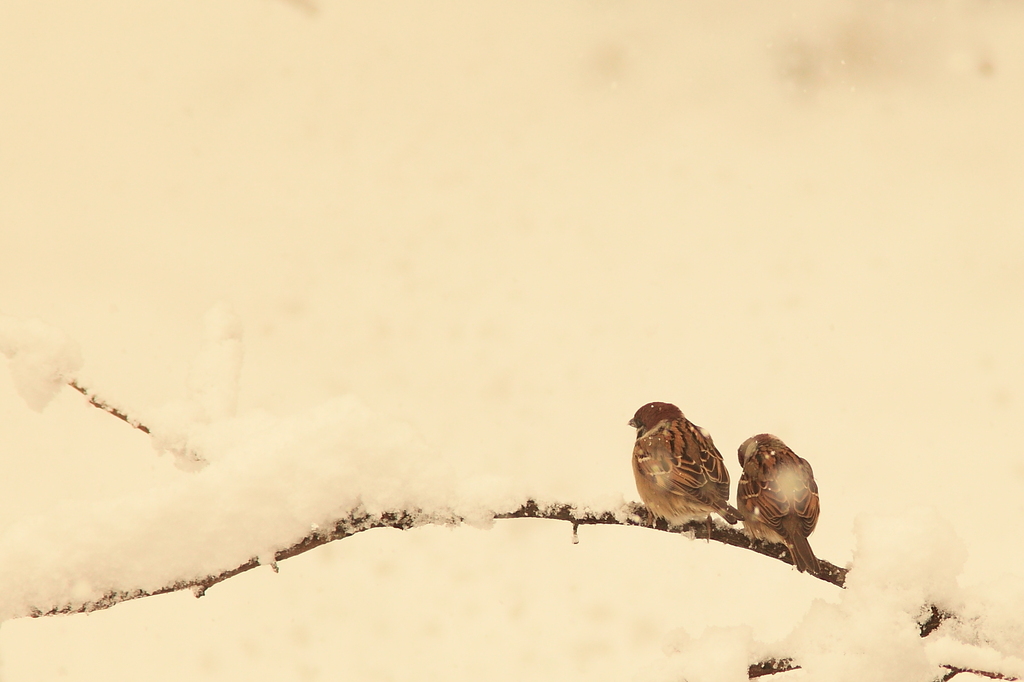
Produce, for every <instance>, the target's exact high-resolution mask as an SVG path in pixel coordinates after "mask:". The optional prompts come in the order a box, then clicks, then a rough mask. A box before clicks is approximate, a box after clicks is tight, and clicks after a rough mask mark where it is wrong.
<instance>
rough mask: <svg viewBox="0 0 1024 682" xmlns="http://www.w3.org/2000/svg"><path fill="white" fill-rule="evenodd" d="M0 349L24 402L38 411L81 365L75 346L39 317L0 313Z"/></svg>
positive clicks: (79, 355)
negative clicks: (22, 317)
mask: <svg viewBox="0 0 1024 682" xmlns="http://www.w3.org/2000/svg"><path fill="white" fill-rule="evenodd" d="M0 353H3V354H4V355H6V356H7V359H8V360H9V361H10V362H9V363H8V364H9V367H10V370H11V380H12V381H13V382H14V386H15V387H16V388H17V389H18V394H19V395H21V397H22V399H23V400H24V401H25V403H26V404H27V405H28V406H29V407H31V408H32V409H33V410H36V411H37V412H42V410H43V408H45V407H46V406H47V405H48V404H49V402H50V401H51V400H53V397H54V396H55V395H57V391H59V390H60V389H61V387H62V386H63V385H64V384H66V383H67V382H69V381H71V380H72V379H74V378H75V372H76V371H78V369H79V368H80V367H81V366H82V358H81V354H80V352H79V349H78V346H77V345H76V344H75V343H74V342H73V341H72V340H71V339H70V337H68V336H67V334H64V333H63V332H62V331H60V330H59V329H56V328H54V327H52V326H50V325H48V324H46V323H45V322H43V321H42V320H38V319H19V318H15V317H11V316H8V315H0Z"/></svg>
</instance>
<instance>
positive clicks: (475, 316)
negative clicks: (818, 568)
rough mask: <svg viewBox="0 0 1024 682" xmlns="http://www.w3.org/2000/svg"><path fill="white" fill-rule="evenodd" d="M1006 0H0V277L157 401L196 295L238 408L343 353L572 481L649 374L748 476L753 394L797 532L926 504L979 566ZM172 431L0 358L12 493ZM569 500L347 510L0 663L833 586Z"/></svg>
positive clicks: (314, 675) (389, 394)
mask: <svg viewBox="0 0 1024 682" xmlns="http://www.w3.org/2000/svg"><path fill="white" fill-rule="evenodd" d="M1022 29H1024V7H1022V6H1021V5H1019V4H1017V3H1010V2H990V1H982V0H960V1H955V2H939V1H938V0H913V1H910V2H899V3H894V2H881V1H878V0H862V1H859V2H836V3H827V4H826V5H822V4H821V3H813V2H809V1H808V2H784V3H782V4H772V5H750V4H739V3H735V2H724V3H715V4H705V3H697V2H684V3H678V2H649V3H644V4H642V5H637V4H633V3H626V2H616V1H612V0H594V1H591V2H583V1H579V2H566V3H560V4H554V5H553V4H551V3H541V2H486V3H478V2H444V3H419V4H416V3H384V4H382V3H357V2H332V1H328V0H322V1H317V0H292V1H289V0H227V1H226V2H221V3H213V4H211V3H198V2H178V3H131V2H123V1H116V0H101V1H99V2H92V3H81V4H72V3H63V4H57V5H53V4H39V3H32V2H24V1H21V0H13V1H10V2H5V3H3V6H2V7H0V311H2V312H3V313H6V314H9V315H19V316H28V317H39V318H41V319H43V320H45V321H46V322H48V323H50V324H53V325H55V326H58V327H60V328H62V329H63V330H64V331H66V332H67V333H68V334H70V335H71V336H72V337H73V338H75V339H77V341H78V342H79V343H80V345H81V348H82V352H83V356H84V358H85V367H84V369H83V372H82V374H81V376H82V380H83V383H85V384H87V385H89V386H90V387H92V388H94V389H95V390H97V391H99V392H100V393H102V394H104V395H107V396H110V397H111V398H112V399H114V400H116V401H118V402H119V403H120V404H122V405H123V406H125V407H128V408H134V409H137V410H146V409H152V408H154V407H156V406H159V405H161V404H163V403H164V402H166V401H167V400H169V399H172V398H175V397H179V396H181V395H183V393H184V390H185V389H184V386H185V377H186V374H187V371H188V367H189V363H190V361H191V359H192V357H193V356H194V355H195V353H196V352H197V351H198V349H199V346H200V343H201V340H202V331H203V330H202V319H203V315H204V313H205V312H206V311H207V310H208V309H209V308H211V307H212V306H214V305H216V304H218V303H221V302H223V303H225V304H227V305H229V306H230V307H231V308H233V309H234V310H235V312H237V313H238V315H239V316H240V318H241V319H242V321H243V323H244V325H245V329H246V336H245V352H246V358H245V366H244V368H243V378H242V387H241V394H240V411H242V412H244V411H245V410H251V409H257V408H259V409H264V410H269V411H271V412H274V413H277V414H281V415H286V414H292V413H295V412H300V411H302V410H305V409H308V408H310V407H312V406H314V405H317V404H319V403H321V402H323V401H324V400H326V399H328V398H330V397H332V396H337V395H340V394H347V393H352V394H355V395H357V396H359V397H360V398H361V399H362V400H363V401H365V402H366V403H367V404H368V405H369V406H370V407H371V408H372V409H373V410H376V411H378V412H380V413H383V414H387V415H390V416H392V417H393V418H394V419H395V420H396V421H401V422H406V423H409V424H412V425H413V426H414V427H415V428H416V430H417V431H418V432H419V433H420V434H421V435H422V437H423V439H424V441H426V442H427V443H428V444H429V446H430V447H431V448H432V449H433V450H434V451H436V452H437V453H438V456H439V457H445V458H448V459H450V460H452V461H454V462H456V463H458V464H459V466H461V467H464V468H466V469H467V470H469V471H473V472H478V473H483V474H495V475H500V476H508V477H513V478H515V479H517V480H523V481H529V482H530V484H531V485H533V486H535V489H536V490H537V491H538V493H543V494H547V495H552V496H557V497H558V498H560V499H564V500H566V501H572V500H573V499H581V498H587V497H590V498H593V497H595V496H600V495H619V494H621V495H625V496H626V497H627V498H628V499H636V493H635V489H634V485H633V480H632V474H631V472H630V467H629V455H630V452H631V448H632V443H633V439H634V435H635V434H634V432H633V431H632V429H630V428H629V427H627V426H626V421H627V420H628V419H629V418H630V417H631V416H632V414H633V412H634V411H635V410H636V408H637V407H639V406H640V405H641V404H643V403H645V402H648V401H651V400H665V401H670V402H675V403H676V404H678V405H679V406H680V407H681V408H682V409H683V411H684V412H685V413H686V414H687V416H688V417H690V418H691V419H692V420H693V421H694V422H696V423H697V424H700V425H701V426H704V427H706V428H708V429H709V430H710V431H711V433H712V434H713V436H714V438H715V440H716V442H717V444H718V446H719V448H720V449H721V450H722V452H723V454H724V455H725V457H726V461H727V463H728V464H729V466H730V469H731V471H732V474H733V478H734V480H735V479H737V478H738V476H739V467H738V464H737V462H736V447H737V446H738V444H739V443H740V442H741V441H742V440H743V439H745V438H746V437H747V436H750V435H753V434H755V433H760V432H766V431H767V432H772V433H775V434H776V435H778V436H780V437H781V438H782V439H783V440H785V441H786V442H787V443H788V444H789V445H790V446H791V447H793V449H794V450H795V451H796V452H797V453H798V454H800V455H802V456H803V457H805V458H807V459H808V460H809V461H810V462H811V463H812V465H813V467H814V470H815V474H816V476H817V479H818V483H819V487H820V489H821V496H822V516H821V521H820V523H819V526H818V530H817V532H816V533H815V535H814V536H812V545H813V547H814V549H815V551H816V552H817V554H818V555H819V556H820V557H822V558H825V559H828V560H830V561H832V562H833V563H837V564H840V565H842V564H845V563H847V562H849V561H850V560H851V559H852V557H853V551H854V537H853V532H854V528H855V523H856V521H855V520H856V518H857V516H858V515H860V514H862V513H882V514H886V513H898V512H900V511H901V510H905V509H910V508H916V507H922V506H924V507H930V508H934V509H935V513H936V514H940V515H943V516H945V517H947V518H949V519H950V520H951V521H952V522H953V523H954V526H955V527H956V529H957V531H958V534H959V535H960V537H961V538H962V539H963V540H964V542H965V543H966V545H967V548H968V553H969V559H968V563H967V566H966V569H965V572H964V575H963V577H962V580H963V581H964V582H965V583H978V582H984V581H986V580H991V579H994V578H995V577H996V576H998V575H1001V574H1002V573H1004V572H1009V573H1017V574H1018V575H1019V573H1020V568H1019V565H1018V563H1019V560H1020V559H1021V558H1022V554H1021V549H1020V542H1019V538H1020V537H1021V536H1022V532H1024V527H1022V525H1024V524H1022V522H1021V518H1022V512H1024V497H1022V491H1024V456H1022V455H1021V451H1020V447H1019V433H1018V432H1017V429H1018V427H1019V425H1020V423H1021V421H1022V417H1024V402H1022V398H1024V394H1022V391H1024V351H1022V348H1024V339H1022V336H1024V315H1022V306H1024V230H1022V229H1021V227H1022V223H1024V192H1022V190H1024V161H1022V159H1024V132H1022V131H1024V128H1022V126H1021V125H1020V122H1021V121H1022V120H1024V44H1022V43H1021V41H1020V39H1019V36H1020V35H1021V30H1022ZM296 456H297V457H299V456H301V453H296ZM185 475H190V474H186V473H183V472H181V471H179V470H177V469H175V468H174V466H173V463H172V462H171V459H170V458H169V457H166V456H165V457H160V456H158V454H157V453H156V452H154V451H153V450H152V448H151V446H150V444H149V442H148V439H147V438H146V436H144V435H143V434H141V433H139V432H135V431H133V430H131V429H129V428H127V427H125V425H124V424H122V423H120V422H118V421H117V420H114V419H111V418H110V417H109V416H107V415H104V414H102V413H101V412H99V411H98V410H93V409H91V408H88V407H87V406H86V404H85V403H84V402H83V400H82V399H81V396H78V395H77V394H74V393H73V392H71V391H65V392H64V393H63V394H62V395H61V396H60V397H59V398H58V399H57V400H56V401H55V402H54V403H53V404H51V405H50V406H49V407H48V408H47V409H46V411H45V412H43V413H42V414H37V413H35V412H32V411H30V410H29V409H28V408H27V407H25V405H24V403H23V402H21V400H20V399H19V398H18V396H17V394H16V392H15V390H14V388H13V386H12V384H11V383H10V381H9V379H2V380H0V528H4V527H7V526H9V525H10V524H11V523H14V522H16V521H18V520H19V519H23V518H26V517H29V516H32V515H35V514H39V513H42V512H45V511H47V510H50V509H53V508H54V507H56V506H57V505H59V504H61V503H62V502H64V501H67V500H84V501H89V500H97V501H98V500H109V499H116V498H117V497H118V496H119V495H122V494H124V493H126V492H127V491H131V490H138V489H145V488H147V487H155V486H159V485H161V484H163V483H166V482H168V481H171V480H173V479H175V478H176V477H180V476H185ZM562 526H564V524H561V526H560V525H559V524H555V523H544V522H530V521H520V522H505V523H502V524H499V525H498V526H497V527H496V528H495V529H493V530H491V531H479V530H473V529H460V530H456V531H452V530H448V529H422V530H417V531H414V532H409V533H404V534H403V533H399V532H397V531H395V532H389V531H374V532H372V533H367V534H365V535H364V536H361V537H358V538H353V539H350V540H346V541H345V542H340V543H334V545H332V546H328V547H324V548H321V549H319V550H316V551H314V552H311V553H309V554H307V555H305V556H303V557H299V558H296V559H292V560H289V561H287V562H284V563H283V564H282V565H281V574H280V575H276V576H275V575H273V574H271V573H270V571H269V570H267V571H265V572H264V571H258V572H254V573H252V574H249V575H245V576H240V577H237V578H234V579H232V580H230V581H228V582H227V583H225V584H223V585H220V586H218V587H216V588H214V589H212V590H211V591H210V593H209V594H208V596H206V597H205V598H203V599H202V600H198V601H197V600H195V599H193V598H192V597H191V596H190V595H182V594H179V595H168V596H164V597H159V598H150V599H144V600H140V601H138V602H134V603H127V604H122V605H120V606H117V607H115V608H114V609H112V610H110V611H107V612H103V613H97V614H92V615H88V616H85V615H80V616H71V617H64V618H48V619H40V620H29V619H23V620H18V621H11V622H8V623H5V624H4V625H3V627H2V629H0V671H2V674H3V679H5V680H9V681H18V680H29V679H57V678H58V677H60V676H63V677H66V678H68V679H99V678H100V677H102V678H103V679H106V680H129V679H138V678H139V677H140V676H145V677H146V678H147V679H151V680H164V679H166V680H171V679H179V678H181V677H184V676H187V677H189V678H190V679H236V678H237V679H241V678H243V677H244V678H245V679H248V680H261V679H334V678H337V677H339V676H341V677H344V678H346V679H373V680H378V679H380V680H387V679H410V678H411V677H412V676H415V677H416V678H417V679H447V680H450V679H462V678H463V677H465V678H468V677H471V676H472V677H485V678H488V679H523V678H524V677H529V678H530V679H536V680H541V679H551V680H555V679H559V680H560V679H566V678H567V677H572V678H575V679H601V680H603V679H609V680H611V679H616V680H622V679H634V676H636V675H641V676H642V675H644V674H647V673H645V672H644V671H647V672H650V670H652V669H655V668H657V665H658V661H659V660H660V659H661V658H662V657H663V654H662V653H661V648H662V643H663V642H664V641H665V637H666V636H668V635H667V633H670V632H671V631H672V630H673V629H674V628H680V627H686V628H687V629H688V630H690V631H694V630H696V631H698V632H699V630H700V628H702V627H704V626H705V625H708V624H719V625H729V624H735V623H736V622H743V623H745V624H749V625H750V626H751V627H752V628H753V631H754V635H755V637H758V638H760V639H762V640H764V641H770V640H771V639H772V638H773V637H778V636H781V635H783V634H785V633H786V632H787V631H788V628H790V627H792V624H793V623H794V622H796V621H797V620H799V619H800V617H801V616H802V614H803V612H804V611H805V609H806V606H807V604H808V603H809V602H810V601H811V600H812V599H816V598H823V599H834V598H835V596H834V594H833V593H834V591H835V590H834V588H832V587H830V586H828V585H824V584H822V585H813V584H810V583H813V582H817V581H811V580H808V579H806V577H804V578H803V579H801V577H800V576H798V575H797V574H796V573H795V572H794V571H792V570H790V569H789V568H788V567H787V566H784V565H781V564H779V565H777V566H776V565H774V564H776V563H777V562H770V561H768V560H765V559H763V558H760V557H756V556H754V555H751V556H750V557H747V556H741V555H746V554H749V553H747V552H740V551H739V550H735V549H731V548H726V547H717V546H716V547H708V546H702V545H700V544H699V543H692V542H688V541H686V540H685V539H680V538H678V537H670V536H665V535H664V534H654V533H649V532H645V531H641V530H637V529H632V530H630V529H584V530H583V531H581V544H580V545H578V546H575V547H574V546H572V545H570V544H569V543H568V539H569V530H568V528H565V527H562ZM0 560H2V558H0ZM694 581H701V582H700V585H701V588H700V592H701V594H702V595H705V594H706V597H707V603H705V602H704V601H703V600H698V601H697V602H695V601H694V600H693V599H691V598H689V597H692V595H693V590H694V588H693V584H694ZM666 582H667V583H668V584H669V585H670V589H669V590H667V592H668V594H666V590H665V584H666ZM764 590H767V591H768V592H770V593H771V596H770V597H766V598H764V599H763V600H762V602H761V603H765V607H764V610H763V612H758V613H756V614H750V613H749V612H747V611H745V606H744V605H745V604H749V603H751V601H750V600H751V599H752V598H755V597H757V598H760V597H763V594H762V592H763V591H764ZM128 641H131V645H130V646H129V645H128V644H127V642H128ZM398 652H400V653H401V655H398ZM652 666H653V668H652ZM652 674H653V673H652Z"/></svg>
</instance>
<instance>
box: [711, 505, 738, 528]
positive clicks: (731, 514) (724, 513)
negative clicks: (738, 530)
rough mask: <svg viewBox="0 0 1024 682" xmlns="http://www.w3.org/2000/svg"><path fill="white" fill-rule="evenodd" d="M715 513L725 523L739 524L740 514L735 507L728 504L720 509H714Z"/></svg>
mask: <svg viewBox="0 0 1024 682" xmlns="http://www.w3.org/2000/svg"><path fill="white" fill-rule="evenodd" d="M715 511H716V513H717V514H718V515H719V516H721V517H722V518H723V519H725V521H726V523H732V524H736V523H739V522H740V512H739V510H737V509H736V507H734V506H732V505H731V504H729V503H728V502H726V503H725V506H724V507H722V508H721V509H716V510H715Z"/></svg>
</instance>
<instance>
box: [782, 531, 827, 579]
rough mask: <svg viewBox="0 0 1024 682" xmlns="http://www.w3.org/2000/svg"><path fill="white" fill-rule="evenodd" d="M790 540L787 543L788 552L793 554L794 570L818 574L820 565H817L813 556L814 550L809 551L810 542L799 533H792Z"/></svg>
mask: <svg viewBox="0 0 1024 682" xmlns="http://www.w3.org/2000/svg"><path fill="white" fill-rule="evenodd" d="M790 537H791V540H790V542H789V543H788V544H789V549H790V552H791V553H792V554H793V563H794V564H796V570H798V571H800V572H801V573H803V572H804V571H807V572H808V573H813V574H814V575H817V574H818V571H819V569H820V566H819V565H818V558H817V557H815V556H814V552H812V551H811V544H810V543H809V542H807V538H805V537H804V536H803V535H801V534H800V533H793V534H792V535H791V536H790Z"/></svg>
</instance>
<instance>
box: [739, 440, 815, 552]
mask: <svg viewBox="0 0 1024 682" xmlns="http://www.w3.org/2000/svg"><path fill="white" fill-rule="evenodd" d="M736 496H737V498H738V502H739V503H740V506H741V507H747V508H753V506H754V505H755V504H756V506H757V507H758V508H759V509H760V510H761V511H760V514H759V516H758V518H759V520H760V521H761V522H762V523H764V524H765V525H766V526H768V527H769V528H771V529H772V530H773V531H775V532H776V533H778V534H779V535H781V536H782V537H789V536H791V535H792V526H789V527H787V524H784V523H783V520H784V519H785V518H786V517H787V516H793V517H796V518H797V519H799V521H800V523H799V525H798V526H797V528H798V529H799V531H800V532H801V533H802V534H803V536H804V537H807V536H808V535H810V534H811V532H812V531H813V530H814V527H815V526H816V525H817V523H818V512H819V507H818V484H817V483H815V481H814V473H813V472H812V471H811V465H810V464H809V463H808V462H807V460H805V459H802V458H800V457H797V456H796V455H795V454H794V453H793V452H792V451H791V450H788V448H787V449H782V448H773V449H772V451H770V452H761V451H758V452H757V453H755V454H754V455H753V456H752V457H750V458H749V459H748V460H747V463H746V465H745V466H744V467H743V475H742V476H741V477H740V482H739V484H738V485H737V489H736Z"/></svg>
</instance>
